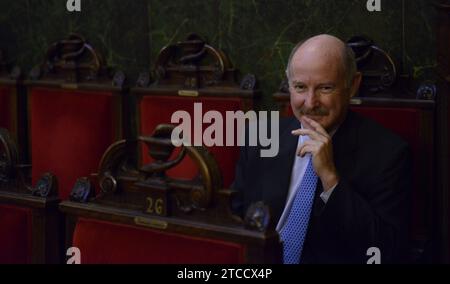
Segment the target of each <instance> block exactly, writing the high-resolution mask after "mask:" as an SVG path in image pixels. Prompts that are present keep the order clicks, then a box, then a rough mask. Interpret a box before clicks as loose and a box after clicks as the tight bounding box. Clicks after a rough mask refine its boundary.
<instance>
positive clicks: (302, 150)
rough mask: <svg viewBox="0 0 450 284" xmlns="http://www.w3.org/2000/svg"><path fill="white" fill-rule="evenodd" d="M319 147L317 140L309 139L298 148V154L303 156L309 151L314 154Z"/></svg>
mask: <svg viewBox="0 0 450 284" xmlns="http://www.w3.org/2000/svg"><path fill="white" fill-rule="evenodd" d="M317 149H318V145H317V142H314V141H312V140H307V141H305V142H304V143H303V144H302V145H301V146H300V147H299V148H298V150H297V155H298V156H300V157H302V158H303V157H304V156H305V155H306V154H307V153H311V154H314V153H315V152H317Z"/></svg>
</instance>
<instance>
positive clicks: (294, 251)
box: [280, 158, 317, 264]
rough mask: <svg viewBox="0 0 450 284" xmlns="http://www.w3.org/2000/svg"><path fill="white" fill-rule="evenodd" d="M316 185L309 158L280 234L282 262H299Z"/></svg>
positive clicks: (315, 177)
mask: <svg viewBox="0 0 450 284" xmlns="http://www.w3.org/2000/svg"><path fill="white" fill-rule="evenodd" d="M316 186H317V175H316V173H315V172H314V168H313V166H312V158H310V159H309V162H308V165H307V167H306V171H305V174H304V176H303V180H302V181H301V183H300V187H299V188H298V189H297V192H296V193H295V198H294V201H293V202H292V207H291V211H290V212H289V216H288V218H287V220H286V223H285V224H284V227H283V229H282V230H281V234H280V236H281V239H282V240H283V260H284V263H287V264H296V263H299V262H300V257H301V254H302V250H303V243H304V241H305V237H306V231H307V230H308V223H309V216H310V214H311V208H312V204H313V201H314V193H315V191H316Z"/></svg>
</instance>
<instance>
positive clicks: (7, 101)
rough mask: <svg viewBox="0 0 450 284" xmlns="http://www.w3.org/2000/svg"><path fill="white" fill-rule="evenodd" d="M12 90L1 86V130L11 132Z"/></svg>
mask: <svg viewBox="0 0 450 284" xmlns="http://www.w3.org/2000/svg"><path fill="white" fill-rule="evenodd" d="M10 93H11V89H10V88H9V87H4V86H0V128H6V129H8V130H11V128H10V127H11V108H12V106H11V94H10Z"/></svg>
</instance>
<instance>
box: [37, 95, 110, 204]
mask: <svg viewBox="0 0 450 284" xmlns="http://www.w3.org/2000/svg"><path fill="white" fill-rule="evenodd" d="M29 99H30V102H29V104H30V122H31V124H30V133H31V137H32V139H31V159H32V180H33V184H34V183H35V182H36V181H37V179H39V177H40V176H41V175H42V174H43V173H45V172H52V173H53V174H55V176H56V177H57V179H58V188H59V196H60V198H61V199H67V198H68V196H69V193H70V191H71V189H72V187H73V185H74V184H75V181H76V179H77V178H78V177H80V176H86V175H89V174H90V173H92V172H95V170H96V169H97V167H98V163H99V162H100V159H101V157H102V155H103V153H104V151H105V150H106V149H107V148H108V146H109V145H110V144H111V143H112V142H113V141H115V140H116V139H117V137H118V131H119V130H118V129H117V127H118V125H117V122H116V121H115V119H114V117H115V116H117V115H118V114H117V111H118V109H117V107H116V100H117V98H116V96H115V95H114V94H113V93H112V92H102V91H78V90H77V91H71V90H62V89H58V88H56V89H54V88H42V87H34V88H31V89H30V94H29Z"/></svg>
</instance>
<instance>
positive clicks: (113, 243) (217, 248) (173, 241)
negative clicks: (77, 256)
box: [73, 218, 245, 264]
mask: <svg viewBox="0 0 450 284" xmlns="http://www.w3.org/2000/svg"><path fill="white" fill-rule="evenodd" d="M73 246H75V247H77V248H79V249H80V251H81V263H82V264H88V263H91V264H108V263H109V264H111V263H116V264H117V263H119V264H120V263H146V264H152V263H153V264H227V263H243V261H244V254H245V253H244V249H245V248H244V247H243V246H242V245H238V244H236V243H231V242H224V241H215V240H210V239H205V238H200V237H189V236H186V235H182V234H174V233H166V232H162V231H157V230H151V229H143V228H139V227H134V226H129V225H121V224H117V223H111V222H105V221H98V220H93V219H84V218H81V219H79V220H78V222H77V225H76V228H75V232H74V235H73Z"/></svg>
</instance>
